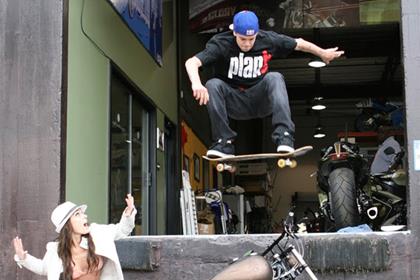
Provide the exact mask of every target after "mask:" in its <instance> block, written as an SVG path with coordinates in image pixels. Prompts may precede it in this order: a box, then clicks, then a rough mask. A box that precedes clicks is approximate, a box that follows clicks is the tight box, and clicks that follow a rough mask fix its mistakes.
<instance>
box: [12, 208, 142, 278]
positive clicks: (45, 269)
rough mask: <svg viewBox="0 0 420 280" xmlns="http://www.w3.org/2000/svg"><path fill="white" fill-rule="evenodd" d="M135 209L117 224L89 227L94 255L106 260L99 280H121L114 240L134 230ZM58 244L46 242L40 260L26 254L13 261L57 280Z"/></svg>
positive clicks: (59, 263)
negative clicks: (22, 258) (45, 250)
mask: <svg viewBox="0 0 420 280" xmlns="http://www.w3.org/2000/svg"><path fill="white" fill-rule="evenodd" d="M136 213H137V211H136V209H134V210H133V212H132V213H131V215H130V216H129V217H126V216H124V215H122V217H121V220H120V222H119V223H118V224H109V225H99V224H91V225H90V235H91V236H92V239H93V243H94V244H95V253H96V254H97V255H100V256H103V257H105V258H106V259H104V260H106V262H105V263H104V266H103V268H102V272H101V278H100V279H101V280H123V279H124V277H123V273H122V269H121V265H120V260H119V258H118V254H117V249H116V247H115V243H114V240H118V239H121V238H124V237H127V236H128V235H129V234H130V233H131V231H132V230H133V228H134V217H135V215H136ZM57 247H58V242H48V244H47V252H46V253H45V256H44V258H43V259H42V260H40V259H38V258H35V257H33V256H31V255H30V254H26V257H25V259H24V260H20V259H19V257H18V256H17V255H15V261H16V262H17V264H18V265H19V266H20V267H21V266H24V267H25V268H27V269H29V270H30V271H32V272H34V273H36V274H39V275H46V276H47V279H48V280H59V278H60V274H61V272H63V264H62V262H61V259H60V258H59V256H58V253H57Z"/></svg>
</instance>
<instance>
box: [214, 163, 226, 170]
mask: <svg viewBox="0 0 420 280" xmlns="http://www.w3.org/2000/svg"><path fill="white" fill-rule="evenodd" d="M216 170H217V171H218V172H222V171H223V170H225V166H224V164H223V163H218V164H217V165H216Z"/></svg>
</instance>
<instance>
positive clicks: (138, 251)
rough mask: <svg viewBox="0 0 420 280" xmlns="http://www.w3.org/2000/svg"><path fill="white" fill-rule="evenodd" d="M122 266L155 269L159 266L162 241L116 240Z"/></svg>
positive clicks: (130, 268)
mask: <svg viewBox="0 0 420 280" xmlns="http://www.w3.org/2000/svg"><path fill="white" fill-rule="evenodd" d="M115 245H116V247H117V252H118V257H119V258H120V263H121V267H122V268H123V269H129V270H140V271H149V272H150V271H155V270H156V269H158V267H159V261H160V247H161V245H160V242H156V241H155V242H151V241H148V240H144V239H124V240H119V241H116V242H115Z"/></svg>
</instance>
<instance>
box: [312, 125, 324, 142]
mask: <svg viewBox="0 0 420 280" xmlns="http://www.w3.org/2000/svg"><path fill="white" fill-rule="evenodd" d="M313 136H314V138H317V139H321V138H324V137H325V136H326V134H325V132H324V128H323V127H322V125H320V124H318V125H317V126H316V127H315V132H314V135H313Z"/></svg>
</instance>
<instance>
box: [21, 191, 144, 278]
mask: <svg viewBox="0 0 420 280" xmlns="http://www.w3.org/2000/svg"><path fill="white" fill-rule="evenodd" d="M125 201H126V203H127V207H126V208H125V210H124V212H123V214H122V217H121V220H120V222H119V223H118V224H109V225H100V224H95V223H93V224H89V223H88V220H87V215H86V214H85V211H86V208H87V206H86V205H76V204H74V203H72V202H70V201H67V202H64V203H62V204H60V205H58V206H57V207H56V208H55V209H54V210H53V212H52V214H51V221H52V223H53V224H54V226H55V231H56V232H57V233H59V236H58V238H57V241H55V242H49V243H48V244H47V252H46V253H45V256H44V258H43V259H42V260H41V259H38V258H35V257H33V256H31V255H30V254H28V253H27V251H25V250H24V247H23V245H22V240H21V239H20V238H19V237H18V236H16V237H15V238H14V239H13V245H14V248H15V256H14V259H15V261H16V262H17V264H18V266H19V267H22V266H24V267H25V268H27V269H29V270H30V271H32V272H34V273H36V274H39V275H46V276H47V279H48V280H59V279H60V280H61V279H63V280H74V279H77V280H99V279H100V280H106V279H112V280H120V279H124V277H123V273H122V269H121V265H120V261H119V258H118V254H117V250H116V247H115V243H114V240H117V239H121V238H124V237H127V236H128V235H130V233H131V231H132V230H133V228H134V217H135V215H136V213H137V211H136V208H135V206H134V199H133V197H132V196H131V194H128V195H127V198H126V199H125Z"/></svg>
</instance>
